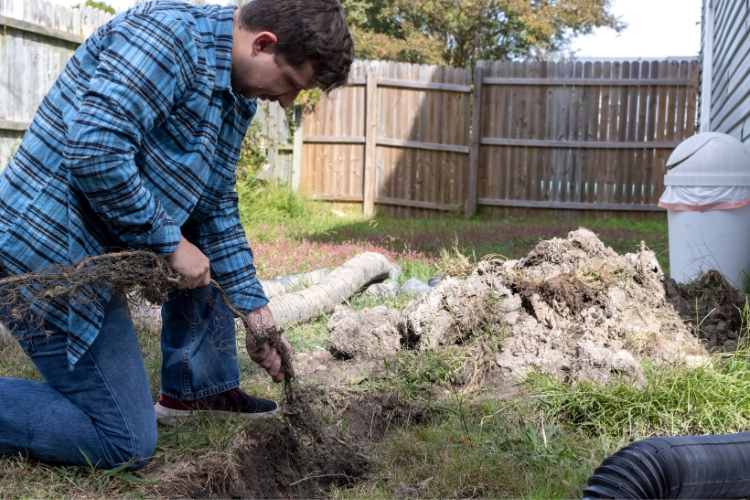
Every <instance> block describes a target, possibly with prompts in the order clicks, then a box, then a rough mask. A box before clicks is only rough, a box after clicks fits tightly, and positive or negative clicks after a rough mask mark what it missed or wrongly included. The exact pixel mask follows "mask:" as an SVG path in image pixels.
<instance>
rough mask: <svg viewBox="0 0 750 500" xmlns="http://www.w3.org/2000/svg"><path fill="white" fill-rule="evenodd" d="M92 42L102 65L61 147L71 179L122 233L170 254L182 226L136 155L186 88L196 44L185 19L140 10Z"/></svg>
mask: <svg viewBox="0 0 750 500" xmlns="http://www.w3.org/2000/svg"><path fill="white" fill-rule="evenodd" d="M97 43H98V47H99V49H100V50H101V52H100V54H99V65H98V67H97V69H96V72H95V73H94V75H93V78H92V79H91V81H90V85H89V88H88V90H87V91H86V92H85V93H84V94H83V96H82V98H81V104H80V107H79V108H78V114H77V115H76V117H75V118H74V119H73V120H72V121H71V123H70V124H69V127H68V134H67V138H66V144H65V149H64V152H63V159H64V162H65V165H66V167H67V168H68V172H69V174H70V177H71V184H72V186H73V187H74V188H76V189H78V190H80V191H82V192H83V194H84V195H85V196H86V198H87V199H88V201H89V203H90V204H91V207H92V208H93V210H94V211H95V212H96V213H97V215H98V216H99V217H100V218H101V219H102V221H104V222H105V223H106V224H107V225H108V226H109V227H110V228H111V230H112V232H113V233H114V234H115V235H117V236H118V237H119V238H120V239H121V240H122V241H124V242H125V243H127V244H128V245H130V246H132V247H133V248H148V249H151V250H153V251H155V252H156V253H157V254H159V255H161V256H167V255H169V254H171V253H172V252H173V251H174V250H175V249H176V248H177V245H178V243H179V240H180V228H179V227H178V226H177V225H176V224H175V222H174V221H173V220H172V219H171V218H170V217H169V216H168V215H167V213H166V212H165V210H164V208H163V207H162V205H161V203H160V202H159V200H158V199H157V198H156V197H154V196H153V194H152V193H151V192H150V191H149V190H148V189H147V188H146V187H145V185H144V183H143V181H142V179H141V178H140V176H139V173H138V167H137V165H136V163H135V156H136V154H137V152H138V150H139V149H140V147H141V141H142V140H143V139H144V137H145V136H146V134H148V132H150V131H151V130H152V129H153V128H155V127H156V126H158V125H159V124H160V123H162V122H163V121H164V120H165V119H166V117H167V116H168V115H169V112H170V110H171V109H172V107H173V105H174V104H175V103H176V102H179V100H180V99H181V98H182V96H183V94H185V92H186V90H188V89H189V88H190V84H191V82H192V81H193V80H194V79H195V74H196V71H197V67H196V63H197V61H198V59H199V57H198V56H199V54H198V49H197V45H196V42H195V39H194V38H193V35H192V31H191V29H190V27H189V26H188V25H187V24H186V23H185V22H183V21H179V20H175V19H170V18H168V17H166V16H161V17H160V16H159V15H150V16H146V15H143V14H139V15H136V14H133V15H130V16H126V17H125V18H124V19H123V20H121V21H120V22H119V23H118V24H116V25H114V26H113V27H112V28H110V30H109V31H108V32H106V33H104V34H103V35H102V36H101V38H100V39H99V40H98V42H97Z"/></svg>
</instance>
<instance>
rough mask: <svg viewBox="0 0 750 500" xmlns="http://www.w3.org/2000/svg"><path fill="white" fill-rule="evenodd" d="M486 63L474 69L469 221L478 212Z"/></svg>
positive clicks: (468, 195) (467, 209)
mask: <svg viewBox="0 0 750 500" xmlns="http://www.w3.org/2000/svg"><path fill="white" fill-rule="evenodd" d="M483 74H484V61H477V65H476V67H475V68H474V98H473V99H472V103H471V149H470V150H469V169H468V171H467V176H468V178H467V179H466V203H465V205H464V215H465V216H466V218H467V219H468V218H469V217H471V216H472V215H474V212H476V210H477V177H478V175H479V145H480V141H481V139H482V76H483Z"/></svg>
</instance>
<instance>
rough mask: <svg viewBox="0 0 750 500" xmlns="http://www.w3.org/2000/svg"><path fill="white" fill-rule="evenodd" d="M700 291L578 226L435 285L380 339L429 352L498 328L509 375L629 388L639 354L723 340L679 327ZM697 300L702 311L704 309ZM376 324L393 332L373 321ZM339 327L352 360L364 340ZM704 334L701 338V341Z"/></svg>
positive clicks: (676, 352)
mask: <svg viewBox="0 0 750 500" xmlns="http://www.w3.org/2000/svg"><path fill="white" fill-rule="evenodd" d="M716 274H718V273H716ZM719 277H720V275H719ZM709 278H710V279H711V280H714V281H715V280H716V279H717V278H716V276H714V275H711V276H710V277H709ZM709 278H706V279H709ZM665 283H666V284H667V286H666V287H665ZM724 284H726V283H725V282H724ZM670 286H672V288H670ZM727 286H728V285H727ZM711 289H712V290H715V291H716V290H718V292H715V293H713V295H710V297H713V298H717V297H718V300H720V301H721V300H723V301H724V302H723V303H725V305H726V304H728V303H730V302H732V301H734V300H735V299H737V295H736V291H731V290H730V289H731V287H728V288H724V287H723V286H718V287H717V286H713V288H711ZM669 290H673V291H672V292H668V291H669ZM705 290H706V287H705V286H704V287H701V286H693V287H692V288H691V287H687V288H680V287H676V285H674V284H673V283H672V284H671V285H670V282H669V281H668V279H667V278H666V277H665V275H664V273H663V271H662V269H661V267H660V266H659V263H658V261H657V259H656V256H655V255H654V253H653V252H652V251H651V250H649V249H648V248H646V247H645V245H642V246H641V249H640V251H639V252H637V253H629V254H626V255H622V256H621V255H618V254H617V253H616V252H614V251H613V250H612V249H611V248H607V247H605V246H604V244H603V243H602V242H601V241H600V240H599V239H598V238H597V237H596V235H595V234H594V233H593V232H591V231H589V230H586V229H579V230H577V231H572V232H571V233H569V234H568V237H567V238H565V239H563V238H554V239H552V240H548V241H542V242H540V243H539V244H538V245H537V246H536V247H535V248H534V249H533V250H532V251H531V252H530V253H529V255H528V256H526V257H525V258H523V259H519V260H506V261H501V260H486V261H482V262H480V263H479V264H478V266H477V267H476V268H475V270H474V272H473V273H472V274H471V275H470V276H468V277H467V278H466V279H456V278H445V279H443V280H442V281H441V282H440V283H438V284H437V285H436V286H435V287H434V288H433V289H432V290H431V291H430V292H429V293H427V294H426V295H424V296H423V297H421V298H419V299H417V300H416V301H414V302H413V303H412V304H411V305H409V307H407V308H406V310H404V312H403V313H402V314H401V317H400V318H399V320H398V321H397V322H396V325H395V326H396V327H397V330H398V333H392V334H391V335H392V336H393V337H392V338H391V340H389V341H386V340H383V339H380V341H381V342H384V343H388V345H389V346H390V345H391V344H392V343H393V342H395V341H398V342H400V343H401V344H402V345H404V344H405V345H407V346H409V347H411V348H415V349H419V350H429V349H435V348H437V347H439V346H441V345H451V344H456V343H462V342H464V341H466V340H467V339H469V338H471V337H472V336H475V335H477V334H480V333H483V332H487V331H488V330H489V331H494V332H497V331H504V332H505V334H506V335H507V338H506V339H505V340H504V342H503V347H502V349H501V351H500V352H499V353H497V354H496V355H495V359H494V361H495V364H496V366H497V367H498V368H499V369H500V371H501V372H502V373H503V374H504V375H507V376H510V377H512V378H513V379H516V380H521V379H523V378H524V377H525V376H526V375H527V374H528V373H529V372H530V371H532V370H534V369H538V370H540V371H542V372H544V373H547V374H550V375H552V376H554V377H556V378H558V379H561V380H574V379H580V378H586V379H591V380H594V381H597V382H601V383H606V382H609V381H612V380H614V379H617V378H620V377H623V378H625V379H630V380H633V381H635V382H637V383H638V382H641V381H642V380H643V373H642V369H641V365H640V363H639V362H638V360H637V358H638V357H647V358H649V359H651V360H654V361H655V362H657V363H676V362H678V361H679V360H681V359H683V358H684V357H685V356H689V355H696V354H704V353H705V352H706V351H705V347H706V346H707V345H708V344H709V343H713V344H717V343H721V342H724V341H725V340H726V339H730V338H731V337H732V335H733V334H731V333H726V332H725V333H724V334H721V335H723V336H721V335H720V334H719V333H716V334H715V335H714V334H713V333H707V334H706V335H698V333H697V330H698V329H697V328H696V327H695V325H689V324H687V323H689V320H690V319H691V318H693V319H694V318H695V307H693V308H692V310H691V309H690V307H688V306H689V304H688V302H689V300H688V299H686V298H682V297H683V296H682V295H681V294H690V293H692V294H693V295H695V294H698V295H700V294H703V295H706V294H705ZM722 294H723V295H722ZM733 294H734V295H733ZM693 295H690V297H692V296H693ZM676 297H679V298H680V300H681V301H682V302H681V304H682V305H680V304H677V302H678V300H677V299H676ZM710 297H709V298H710ZM726 297H730V300H727V299H726ZM704 299H705V300H704V303H703V307H706V308H708V307H709V306H711V302H710V301H709V300H708V298H706V297H704ZM732 303H733V302H732ZM675 304H677V307H675ZM683 306H684V307H683ZM732 307H733V306H732ZM723 311H724V313H723V314H724V316H721V318H725V317H726V319H718V320H717V321H716V323H715V324H713V323H712V324H713V325H714V326H713V327H712V328H714V330H722V329H725V330H729V329H731V327H732V325H730V324H729V323H730V322H731V321H734V320H733V319H732V318H730V316H731V314H730V311H729V308H728V307H725V309H723ZM359 314H360V315H361V314H362V313H359ZM718 317H719V316H718V315H717V318H718ZM352 319H354V316H347V315H345V314H340V315H339V316H338V317H336V318H335V320H334V318H332V319H331V323H329V328H330V329H331V331H337V329H338V328H339V323H341V322H346V321H351V320H352ZM735 319H736V318H735ZM722 321H723V322H724V323H721V322H722ZM379 328H380V330H382V331H392V330H390V329H389V328H386V327H385V326H383V324H382V323H381V324H380V326H379ZM714 330H712V331H714ZM725 330H722V331H725ZM348 331H350V332H352V334H351V337H350V338H348V339H346V343H347V345H353V346H354V347H352V348H350V351H351V352H352V353H353V354H352V355H353V356H355V357H356V356H357V354H356V352H357V347H356V344H357V342H365V340H364V339H365V338H366V336H367V335H369V334H368V333H367V332H365V334H363V333H362V329H359V330H357V329H356V328H349V330H348ZM339 334H340V331H339ZM706 336H708V337H709V338H708V342H706V341H701V338H700V337H706ZM712 336H713V337H715V341H714V340H711V339H712V338H713V337H712ZM338 342H342V340H341V339H339V340H338ZM362 349H364V347H363V348H362ZM370 351H371V349H370ZM368 356H372V354H371V353H370V352H369V351H368Z"/></svg>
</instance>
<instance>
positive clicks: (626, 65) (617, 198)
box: [612, 61, 635, 203]
mask: <svg viewBox="0 0 750 500" xmlns="http://www.w3.org/2000/svg"><path fill="white" fill-rule="evenodd" d="M630 69H631V68H630V61H624V62H623V63H622V66H621V67H620V75H621V77H623V78H625V79H630ZM632 88H635V87H630V88H627V87H625V86H623V85H620V104H619V109H618V111H617V115H618V120H617V142H625V141H626V140H627V137H628V117H629V112H630V89H632ZM627 153H628V151H626V150H624V149H621V148H618V149H617V150H616V151H615V158H616V162H617V163H616V169H615V174H614V180H615V186H616V188H615V191H614V193H613V196H612V201H614V202H615V203H626V200H627V195H626V194H625V191H626V190H627V189H628V188H629V187H630V186H628V184H627V182H626V175H627V170H628V169H629V168H630V162H629V161H628V156H627Z"/></svg>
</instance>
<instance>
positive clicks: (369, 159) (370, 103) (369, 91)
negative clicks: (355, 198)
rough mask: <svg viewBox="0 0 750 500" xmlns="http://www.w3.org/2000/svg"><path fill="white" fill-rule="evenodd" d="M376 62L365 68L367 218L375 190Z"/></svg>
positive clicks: (365, 201)
mask: <svg viewBox="0 0 750 500" xmlns="http://www.w3.org/2000/svg"><path fill="white" fill-rule="evenodd" d="M377 64H378V63H377V62H371V63H370V64H369V66H368V67H367V85H366V91H365V92H366V108H365V176H364V182H365V185H364V193H363V194H364V197H363V198H364V201H363V207H362V208H363V210H364V212H365V215H366V216H367V217H373V216H374V215H375V188H376V182H377V179H376V178H375V177H376V168H375V165H376V163H377V160H378V157H377V134H378V81H377Z"/></svg>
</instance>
